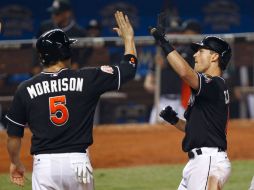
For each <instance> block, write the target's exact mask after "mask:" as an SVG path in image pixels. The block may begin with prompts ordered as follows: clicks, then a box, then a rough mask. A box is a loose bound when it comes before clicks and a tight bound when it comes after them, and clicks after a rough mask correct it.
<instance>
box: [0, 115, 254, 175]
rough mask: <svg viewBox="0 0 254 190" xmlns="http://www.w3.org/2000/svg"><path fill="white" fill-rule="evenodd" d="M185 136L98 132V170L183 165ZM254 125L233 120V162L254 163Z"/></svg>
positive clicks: (1, 152) (139, 130)
mask: <svg viewBox="0 0 254 190" xmlns="http://www.w3.org/2000/svg"><path fill="white" fill-rule="evenodd" d="M183 135H184V134H183V133H182V132H180V131H178V130H176V129H174V127H171V126H165V125H156V126H148V125H145V124H144V125H138V124H132V125H121V126H118V125H111V126H100V127H95V129H94V144H93V146H92V147H91V148H90V157H91V160H92V164H93V166H94V168H106V167H123V166H137V165H148V164H170V163H183V162H185V161H187V156H186V154H185V153H183V152H182V150H181V141H182V138H183ZM30 136H31V134H30V132H29V131H28V130H27V131H26V133H25V137H24V139H23V141H22V144H23V145H22V150H21V159H22V161H23V163H24V164H25V166H26V168H27V170H31V165H32V157H31V156H30V155H29V148H30ZM253 137H254V121H248V120H241V121H239V120H232V121H230V123H229V129H228V152H229V157H230V159H231V160H236V159H238V160H239V159H254V151H253V150H254V138H253ZM0 145H1V149H0V172H8V168H9V158H8V155H7V151H6V134H5V132H0Z"/></svg>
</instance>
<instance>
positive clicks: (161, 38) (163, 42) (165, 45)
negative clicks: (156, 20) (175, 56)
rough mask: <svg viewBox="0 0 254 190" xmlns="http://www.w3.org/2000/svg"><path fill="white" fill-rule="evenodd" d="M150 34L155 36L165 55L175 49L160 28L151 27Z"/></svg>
mask: <svg viewBox="0 0 254 190" xmlns="http://www.w3.org/2000/svg"><path fill="white" fill-rule="evenodd" d="M148 29H149V32H150V34H151V35H152V36H153V37H154V39H155V41H156V43H157V44H158V45H159V46H161V48H162V50H163V51H164V53H165V55H166V56H167V55H168V54H169V53H170V52H172V51H174V50H175V49H174V48H173V47H172V46H171V45H170V43H169V41H168V40H167V39H166V36H165V34H163V33H162V32H161V31H160V30H159V29H158V28H156V27H151V26H150V27H149V28H148Z"/></svg>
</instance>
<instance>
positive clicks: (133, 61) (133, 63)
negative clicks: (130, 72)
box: [129, 57, 136, 67]
mask: <svg viewBox="0 0 254 190" xmlns="http://www.w3.org/2000/svg"><path fill="white" fill-rule="evenodd" d="M129 63H130V64H131V65H132V66H133V67H135V66H136V65H135V64H136V63H135V59H134V58H133V57H131V58H130V60H129Z"/></svg>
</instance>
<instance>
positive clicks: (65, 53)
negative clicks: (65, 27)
mask: <svg viewBox="0 0 254 190" xmlns="http://www.w3.org/2000/svg"><path fill="white" fill-rule="evenodd" d="M76 41H77V40H75V39H70V38H69V37H68V36H67V35H66V34H65V33H64V31H62V30H60V29H54V30H50V31H48V32H45V33H44V34H42V35H41V36H40V37H39V39H38V40H37V42H36V48H37V51H38V53H39V55H40V59H41V63H42V65H50V64H51V63H53V62H56V61H63V60H66V59H69V58H70V57H71V48H70V45H71V44H72V43H74V42H76Z"/></svg>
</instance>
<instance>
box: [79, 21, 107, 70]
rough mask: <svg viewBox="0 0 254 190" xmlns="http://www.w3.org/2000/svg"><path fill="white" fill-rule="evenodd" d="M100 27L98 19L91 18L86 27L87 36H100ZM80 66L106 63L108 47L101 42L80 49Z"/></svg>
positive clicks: (95, 65) (94, 65) (96, 65)
mask: <svg viewBox="0 0 254 190" xmlns="http://www.w3.org/2000/svg"><path fill="white" fill-rule="evenodd" d="M101 31H102V27H101V24H100V23H99V21H98V20H96V19H91V20H90V21H89V23H88V25H87V27H86V35H87V37H91V38H94V37H101ZM81 54H82V55H81V61H80V62H79V63H80V67H98V66H102V65H108V64H109V63H110V56H109V52H108V49H107V48H106V47H105V46H104V45H103V43H98V44H96V45H95V46H93V47H88V48H85V49H84V50H82V53H81Z"/></svg>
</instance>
